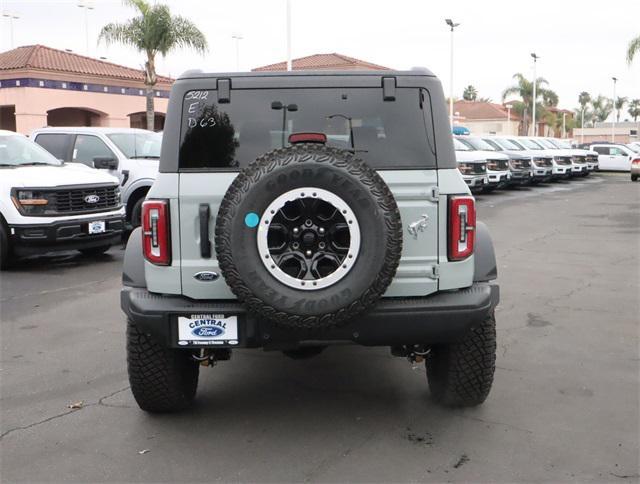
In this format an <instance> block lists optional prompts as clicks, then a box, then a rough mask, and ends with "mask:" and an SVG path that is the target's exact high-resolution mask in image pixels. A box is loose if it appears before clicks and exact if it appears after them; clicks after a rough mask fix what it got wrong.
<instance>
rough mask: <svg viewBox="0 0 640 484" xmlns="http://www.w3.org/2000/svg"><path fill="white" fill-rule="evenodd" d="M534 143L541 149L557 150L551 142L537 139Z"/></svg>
mask: <svg viewBox="0 0 640 484" xmlns="http://www.w3.org/2000/svg"><path fill="white" fill-rule="evenodd" d="M536 143H538V144H539V145H540V146H542V147H543V148H549V149H551V150H557V149H558V147H557V146H556V145H555V144H554V143H553V141H551V140H548V139H537V140H536Z"/></svg>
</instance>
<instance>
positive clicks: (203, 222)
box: [198, 203, 211, 259]
mask: <svg viewBox="0 0 640 484" xmlns="http://www.w3.org/2000/svg"><path fill="white" fill-rule="evenodd" d="M209 214H210V209H209V204H208V203H201V204H200V208H199V209H198V216H199V218H200V255H201V256H202V258H203V259H211V242H210V241H209Z"/></svg>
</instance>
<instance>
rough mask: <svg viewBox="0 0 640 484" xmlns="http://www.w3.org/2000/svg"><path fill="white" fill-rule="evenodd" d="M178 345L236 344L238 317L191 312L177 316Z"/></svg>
mask: <svg viewBox="0 0 640 484" xmlns="http://www.w3.org/2000/svg"><path fill="white" fill-rule="evenodd" d="M178 344H179V345H180V346H191V345H195V346H207V345H237V344H238V317H237V316H225V315H223V314H192V315H191V316H189V317H186V316H180V317H178Z"/></svg>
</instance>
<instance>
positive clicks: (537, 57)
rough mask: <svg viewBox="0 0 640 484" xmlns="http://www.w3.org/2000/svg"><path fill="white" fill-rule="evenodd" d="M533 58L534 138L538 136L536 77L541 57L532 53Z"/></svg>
mask: <svg viewBox="0 0 640 484" xmlns="http://www.w3.org/2000/svg"><path fill="white" fill-rule="evenodd" d="M531 57H533V109H532V116H531V119H532V120H533V136H537V132H538V130H537V126H536V101H537V100H538V94H537V92H536V88H537V84H538V78H537V75H536V65H537V63H538V59H540V56H539V55H537V54H536V53H535V52H532V53H531Z"/></svg>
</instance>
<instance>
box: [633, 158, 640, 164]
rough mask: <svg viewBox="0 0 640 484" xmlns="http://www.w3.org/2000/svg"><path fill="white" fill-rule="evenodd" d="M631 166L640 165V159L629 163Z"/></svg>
mask: <svg viewBox="0 0 640 484" xmlns="http://www.w3.org/2000/svg"><path fill="white" fill-rule="evenodd" d="M631 164H632V165H640V158H636V159H635V160H633V161H632V162H631Z"/></svg>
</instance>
